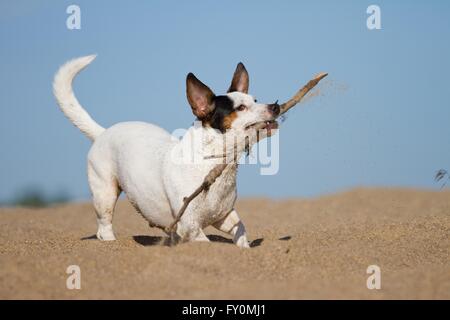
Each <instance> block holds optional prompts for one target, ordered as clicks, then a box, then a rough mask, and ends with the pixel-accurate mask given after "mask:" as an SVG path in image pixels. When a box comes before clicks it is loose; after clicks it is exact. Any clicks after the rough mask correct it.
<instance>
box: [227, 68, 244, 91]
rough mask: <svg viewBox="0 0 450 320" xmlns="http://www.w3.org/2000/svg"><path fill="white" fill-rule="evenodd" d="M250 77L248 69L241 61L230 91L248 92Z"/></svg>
mask: <svg viewBox="0 0 450 320" xmlns="http://www.w3.org/2000/svg"><path fill="white" fill-rule="evenodd" d="M248 84H249V77H248V72H247V69H245V67H244V64H243V63H242V62H239V63H238V65H237V67H236V71H234V75H233V80H232V81H231V85H230V88H229V89H228V92H233V91H239V92H243V93H248Z"/></svg>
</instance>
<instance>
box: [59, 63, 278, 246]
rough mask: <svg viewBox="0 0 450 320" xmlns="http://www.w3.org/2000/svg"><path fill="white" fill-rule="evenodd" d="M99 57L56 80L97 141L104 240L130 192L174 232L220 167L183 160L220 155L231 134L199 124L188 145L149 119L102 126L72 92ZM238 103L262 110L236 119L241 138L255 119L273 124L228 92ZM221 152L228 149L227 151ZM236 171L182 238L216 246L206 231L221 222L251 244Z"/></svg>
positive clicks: (202, 202)
mask: <svg viewBox="0 0 450 320" xmlns="http://www.w3.org/2000/svg"><path fill="white" fill-rule="evenodd" d="M94 59H95V56H94V55H91V56H86V57H81V58H78V59H74V60H72V61H69V62H67V63H66V64H64V65H63V66H62V67H61V68H60V69H59V71H58V72H57V74H56V75H55V79H54V84H53V89H54V94H55V97H56V99H57V102H58V104H59V106H60V108H61V110H62V111H63V113H64V114H65V115H66V117H67V118H69V120H70V121H71V122H72V123H73V124H74V125H75V126H76V127H78V128H79V129H80V130H81V131H82V132H83V133H84V134H85V135H86V136H87V137H88V138H89V139H91V140H92V141H93V144H92V147H91V149H90V151H89V154H88V179H89V185H90V188H91V191H92V195H93V203H94V207H95V211H96V214H97V221H98V231H97V237H98V238H99V239H101V240H115V236H114V233H113V229H112V218H113V211H114V207H115V204H116V201H117V199H118V197H119V195H120V193H121V192H122V191H123V192H125V193H126V195H127V197H128V199H129V200H130V202H131V203H132V204H133V205H134V206H135V208H136V209H137V210H138V211H139V212H140V213H141V214H142V215H143V216H144V217H145V218H146V219H147V220H148V221H149V224H150V226H152V227H153V226H156V227H160V228H164V227H167V226H168V225H169V224H170V223H171V222H172V221H173V220H174V218H175V215H176V214H177V213H178V211H179V209H180V208H181V206H182V201H183V197H185V196H188V195H190V194H191V193H192V192H193V191H194V190H195V189H196V188H197V187H198V186H199V185H200V184H201V183H202V181H203V179H204V177H205V176H206V175H207V173H208V172H209V171H210V170H211V169H212V168H213V166H215V164H216V163H215V162H214V161H211V160H203V161H201V162H200V163H196V164H186V163H183V162H182V161H181V162H179V163H176V161H173V157H174V155H175V157H177V155H178V156H180V157H181V156H182V155H181V153H182V149H183V148H185V147H187V148H188V149H189V148H194V150H192V151H193V152H197V151H196V150H195V149H196V148H198V149H199V150H202V151H201V152H202V154H203V153H208V150H209V151H211V153H213V152H214V151H215V150H217V149H218V148H217V144H218V143H223V142H222V141H223V135H222V134H221V133H220V132H217V131H216V130H214V129H211V128H205V127H201V126H200V127H195V126H193V127H191V128H189V130H188V132H187V134H186V135H184V137H183V138H182V139H181V140H180V141H176V140H174V138H173V137H172V136H171V135H170V134H169V133H168V132H166V131H165V130H163V129H161V128H159V127H157V126H155V125H152V124H148V123H144V122H123V123H118V124H116V125H114V126H112V127H110V128H108V129H105V128H103V127H101V126H100V125H99V124H97V123H96V122H95V121H94V120H93V119H92V118H91V117H90V116H89V115H88V113H87V112H86V111H85V110H84V109H83V108H82V107H81V105H80V104H79V103H78V101H77V99H76V97H75V95H74V94H73V91H72V81H73V79H74V77H75V76H76V75H77V74H78V72H80V71H81V70H82V69H83V68H85V67H86V66H87V65H88V64H89V63H91V62H92V61H93V60H94ZM228 95H229V96H230V97H231V98H232V99H233V101H235V102H236V104H239V103H240V101H241V100H242V101H241V102H246V103H247V104H250V105H251V107H252V108H255V110H257V112H256V111H255V112H248V113H246V117H247V118H248V119H244V117H242V118H243V119H244V120H243V119H240V121H241V122H242V123H240V122H239V121H236V124H235V126H236V127H235V128H234V131H233V132H234V133H233V134H240V130H244V129H243V128H244V127H245V125H248V124H249V123H251V122H258V121H265V120H270V118H271V115H270V114H268V113H267V112H263V111H264V110H263V111H261V110H262V109H261V108H256V107H257V106H258V104H256V102H255V101H254V99H253V98H252V97H251V96H249V95H247V94H244V93H237V92H233V93H229V94H228ZM196 130H201V131H202V133H203V134H205V135H206V136H207V137H208V139H206V140H203V141H202V142H201V143H202V145H201V146H198V145H196V144H198V142H195V141H193V138H192V137H193V136H194V135H193V133H195V132H196ZM219 149H220V148H219ZM236 169H237V165H234V166H231V167H229V168H228V169H226V171H225V172H224V173H223V174H222V175H221V176H220V177H219V178H218V179H217V181H216V182H215V183H214V184H213V185H212V186H211V188H210V190H209V191H208V192H207V193H202V194H200V195H199V196H198V197H197V198H196V199H194V201H192V202H191V203H190V205H189V206H188V208H187V210H186V212H185V214H184V215H183V217H182V218H181V220H180V221H179V223H178V224H177V228H176V235H175V234H174V235H171V236H173V237H177V238H178V239H181V240H182V241H190V240H197V241H208V238H207V237H206V236H205V234H204V233H203V231H202V229H204V228H205V227H207V226H209V225H213V226H214V227H216V228H217V229H219V230H221V231H223V232H226V233H228V234H230V235H232V236H233V241H234V242H235V243H236V244H237V245H238V246H240V247H248V246H249V244H248V241H247V236H246V231H245V227H244V225H243V223H242V222H241V220H240V218H239V216H238V213H237V212H236V210H234V204H235V200H236V171H237V170H236Z"/></svg>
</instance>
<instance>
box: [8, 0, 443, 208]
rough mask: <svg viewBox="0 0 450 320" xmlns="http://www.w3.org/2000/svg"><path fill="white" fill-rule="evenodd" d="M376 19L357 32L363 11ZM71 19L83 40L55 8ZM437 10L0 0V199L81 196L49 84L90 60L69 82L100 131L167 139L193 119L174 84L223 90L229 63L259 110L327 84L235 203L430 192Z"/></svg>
mask: <svg viewBox="0 0 450 320" xmlns="http://www.w3.org/2000/svg"><path fill="white" fill-rule="evenodd" d="M374 3H375V4H378V5H379V6H380V8H381V19H382V29H381V30H373V31H369V30H368V29H367V27H366V19H367V17H368V15H367V14H366V8H367V7H368V6H369V5H370V4H374ZM70 4H77V5H79V6H80V8H81V30H68V29H67V28H66V19H67V16H68V15H67V14H66V8H67V6H69V5H70ZM449 9H450V3H449V2H448V1H377V2H374V1H331V0H330V1H256V0H253V1H189V2H188V1H177V2H175V1H22V0H21V1H0V43H1V50H0V64H1V67H0V68H1V69H0V70H1V72H0V146H1V150H2V151H1V154H0V161H1V162H0V163H1V166H0V200H7V199H10V198H11V197H13V196H14V195H15V194H16V193H17V192H20V191H21V190H24V188H28V187H30V186H35V187H39V188H42V189H43V190H45V192H47V193H48V194H52V193H58V192H60V191H61V190H63V191H64V192H67V193H69V194H70V195H71V196H72V197H73V198H74V199H87V198H89V189H88V185H87V180H86V154H87V152H88V150H89V147H90V142H89V141H88V139H87V138H85V137H84V136H83V135H82V134H81V133H80V132H79V131H78V130H77V129H76V128H74V127H73V126H72V125H71V124H70V123H69V122H68V121H67V120H66V119H65V118H64V116H63V115H62V113H61V112H60V111H59V109H58V108H57V106H56V104H55V102H54V98H53V96H52V93H51V82H52V78H53V74H54V73H55V71H56V70H57V68H58V67H59V65H61V64H62V63H64V62H65V61H66V60H68V59H71V58H74V57H77V56H82V55H87V54H91V53H97V54H98V57H97V59H96V60H95V62H94V63H93V64H92V65H91V66H90V67H89V68H88V69H87V70H86V71H84V72H83V73H82V74H81V75H80V76H79V77H78V78H77V80H76V82H75V91H76V94H77V97H78V98H79V100H80V101H81V103H82V105H83V106H84V107H85V108H86V109H87V110H88V112H89V113H90V114H91V115H92V116H93V118H94V119H96V120H97V121H98V122H99V123H100V124H101V125H103V126H106V127H107V126H110V125H112V124H114V123H117V122H120V121H127V120H142V121H147V122H152V123H156V124H158V125H160V126H162V127H164V128H165V129H167V130H169V131H170V132H171V131H173V130H174V129H176V128H186V127H187V126H188V125H189V124H190V123H192V120H193V116H192V114H191V112H190V108H189V106H188V104H187V101H186V97H185V87H184V86H185V77H186V74H187V73H188V72H191V71H192V72H194V73H195V74H196V75H197V76H198V77H199V78H200V79H201V80H202V81H204V82H205V83H207V84H208V85H209V86H210V87H211V88H213V89H214V90H215V91H216V93H223V92H224V91H225V89H226V88H227V86H228V85H229V82H230V80H231V76H232V73H233V71H234V68H235V66H236V64H237V62H239V61H242V62H244V64H245V65H246V67H247V69H248V70H249V73H250V93H252V94H253V95H254V96H256V97H257V98H258V100H259V101H267V102H272V101H274V100H276V99H279V100H280V101H283V100H285V99H287V98H289V97H290V96H291V95H292V94H293V93H294V92H295V91H296V90H297V89H298V88H299V87H300V86H301V85H302V84H304V83H305V82H306V81H307V80H309V78H311V76H313V75H314V74H316V73H317V72H320V71H327V72H329V74H330V75H329V81H328V82H327V83H325V84H324V85H322V87H321V93H322V94H323V96H319V97H317V98H314V99H309V100H308V101H307V102H306V103H305V104H304V105H303V107H301V108H296V109H294V110H292V112H291V113H290V114H289V116H288V119H287V120H286V121H285V122H284V123H283V125H282V128H281V132H280V140H281V145H280V170H279V173H278V174H276V175H273V176H261V175H260V174H259V167H258V166H254V165H252V166H242V167H241V168H240V171H239V181H238V191H239V193H240V195H243V196H256V195H259V196H270V197H290V196H300V197H309V196H317V195H321V194H328V193H334V192H339V191H342V190H346V189H349V188H353V187H358V186H401V187H413V188H416V187H417V188H433V189H438V188H439V186H440V185H439V184H436V182H434V180H433V177H434V174H435V172H436V171H437V170H438V169H440V168H447V169H450V105H449V102H448V91H449V88H448V86H449V81H448V74H450V62H449V57H450V41H449V40H448V39H450V19H449V14H450V10H449Z"/></svg>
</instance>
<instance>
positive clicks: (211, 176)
mask: <svg viewBox="0 0 450 320" xmlns="http://www.w3.org/2000/svg"><path fill="white" fill-rule="evenodd" d="M327 75H328V73H319V74H318V75H317V76H316V77H314V78H313V79H312V80H310V81H309V82H308V83H307V84H306V85H304V86H303V87H302V88H301V89H300V90H298V91H297V93H296V94H295V95H294V96H293V97H292V98H291V99H289V100H288V101H287V102H285V103H283V104H282V105H281V106H280V114H279V115H278V117H279V116H281V115H282V114H284V113H286V112H287V111H288V110H289V109H291V108H292V107H293V106H295V105H296V104H298V103H299V102H300V101H301V100H302V99H303V97H304V96H305V95H306V94H307V93H308V92H309V91H310V90H311V89H312V88H314V87H315V86H316V85H317V84H318V83H319V82H320V80H322V79H323V78H325V77H326V76H327ZM264 126H265V123H260V124H257V125H256V126H255V127H254V128H253V129H254V130H256V131H257V130H261V129H264ZM248 147H249V146H246V148H245V149H247V148H248ZM236 148H237V147H236V146H235V150H234V152H238V151H240V152H242V151H244V150H236ZM214 157H216V156H208V157H207V158H209V159H212V158H214ZM221 157H222V158H225V157H226V155H221ZM219 158H220V157H219ZM236 161H237V157H234V160H233V162H231V163H221V164H218V165H216V166H215V167H214V168H212V169H211V171H210V172H209V173H208V174H207V175H206V177H205V179H204V180H203V183H202V184H201V185H200V186H199V187H198V188H197V189H195V191H194V192H193V193H192V194H191V195H190V196H188V197H184V198H183V205H182V206H181V209H180V211H179V212H178V214H177V216H176V218H175V220H174V221H173V222H172V223H171V224H170V225H169V226H168V227H167V228H165V231H166V232H167V233H171V232H175V231H176V225H177V223H178V222H179V221H180V219H181V217H182V216H183V214H184V212H185V211H186V209H187V207H188V205H189V204H190V203H191V201H192V200H194V199H195V198H196V197H197V196H198V195H199V194H200V193H202V192H203V191H208V189H209V187H210V186H211V185H212V184H213V183H214V182H215V181H216V179H217V178H218V177H220V175H221V174H222V173H223V171H224V170H225V169H226V168H227V167H228V166H229V165H232V164H233V163H234V162H236Z"/></svg>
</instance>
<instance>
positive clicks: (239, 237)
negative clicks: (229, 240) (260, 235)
mask: <svg viewBox="0 0 450 320" xmlns="http://www.w3.org/2000/svg"><path fill="white" fill-rule="evenodd" d="M213 226H214V227H215V228H216V229H218V230H220V231H222V232H225V233H228V234H230V235H231V236H233V242H234V243H235V244H236V245H237V246H238V247H241V248H249V247H250V246H249V244H248V240H247V234H246V232H245V227H244V224H243V223H242V221H241V219H240V218H239V215H238V214H237V212H236V210H232V211H231V212H230V213H229V214H228V215H227V216H226V217H225V218H223V219H222V220H219V221H217V222H216V223H214V224H213Z"/></svg>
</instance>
